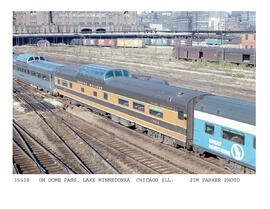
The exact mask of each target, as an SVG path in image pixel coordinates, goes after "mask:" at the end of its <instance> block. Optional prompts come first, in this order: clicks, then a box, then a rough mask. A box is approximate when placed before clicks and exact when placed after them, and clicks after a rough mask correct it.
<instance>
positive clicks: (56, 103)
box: [43, 98, 63, 107]
mask: <svg viewBox="0 0 270 209" xmlns="http://www.w3.org/2000/svg"><path fill="white" fill-rule="evenodd" d="M43 100H44V101H45V102H48V103H50V104H52V105H53V106H55V107H62V106H63V104H62V103H61V102H59V101H57V100H55V99H51V98H44V99H43Z"/></svg>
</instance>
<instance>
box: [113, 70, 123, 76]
mask: <svg viewBox="0 0 270 209" xmlns="http://www.w3.org/2000/svg"><path fill="white" fill-rule="evenodd" d="M114 73H115V76H116V77H121V76H122V71H121V70H116V71H115V72H114Z"/></svg>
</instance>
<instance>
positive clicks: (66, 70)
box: [56, 65, 78, 77]
mask: <svg viewBox="0 0 270 209" xmlns="http://www.w3.org/2000/svg"><path fill="white" fill-rule="evenodd" d="M58 73H59V74H62V75H66V76H72V77H75V76H76V75H77V73H78V68H77V67H74V66H69V65H61V66H59V67H57V69H56V74H58Z"/></svg>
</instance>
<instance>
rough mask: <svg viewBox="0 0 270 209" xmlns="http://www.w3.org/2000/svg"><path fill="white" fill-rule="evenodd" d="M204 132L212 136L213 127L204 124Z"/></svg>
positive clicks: (213, 132)
mask: <svg viewBox="0 0 270 209" xmlns="http://www.w3.org/2000/svg"><path fill="white" fill-rule="evenodd" d="M204 132H205V133H207V134H211V135H214V134H215V127H214V125H212V124H208V123H205V128H204Z"/></svg>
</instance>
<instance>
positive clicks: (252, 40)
mask: <svg viewBox="0 0 270 209" xmlns="http://www.w3.org/2000/svg"><path fill="white" fill-rule="evenodd" d="M241 48H243V49H252V48H256V34H255V33H253V34H242V35H241Z"/></svg>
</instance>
